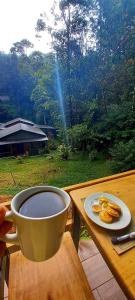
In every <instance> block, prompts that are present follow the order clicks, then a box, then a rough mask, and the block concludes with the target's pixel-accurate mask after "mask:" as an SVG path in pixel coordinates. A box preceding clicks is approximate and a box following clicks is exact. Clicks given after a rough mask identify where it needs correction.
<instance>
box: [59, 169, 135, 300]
mask: <svg viewBox="0 0 135 300" xmlns="http://www.w3.org/2000/svg"><path fill="white" fill-rule="evenodd" d="M132 175H135V170H132V171H127V172H123V173H118V174H115V175H112V176H107V177H103V178H100V179H96V180H91V181H87V182H84V183H81V184H77V185H72V186H69V187H65V188H64V190H65V191H66V192H68V193H69V195H70V197H71V199H72V196H71V194H70V193H71V192H73V191H75V190H78V189H81V188H85V187H89V186H93V185H97V184H100V183H103V182H107V181H112V180H115V179H119V178H124V177H128V176H132ZM72 202H73V204H74V206H75V207H76V210H75V211H76V213H77V211H78V208H77V206H76V203H74V200H73V199H72ZM79 216H80V215H79ZM81 216H82V218H83V220H84V222H85V224H86V227H87V229H88V231H89V233H90V235H91V237H92V238H93V240H94V242H95V244H96V246H97V247H98V249H99V251H100V253H101V255H102V256H103V258H104V260H105V261H106V263H107V265H108V267H109V268H110V270H111V271H112V273H113V274H114V276H115V278H116V280H117V281H118V283H119V284H120V286H121V288H122V290H123V292H124V293H125V295H126V296H127V298H128V299H129V300H130V299H131V300H134V299H135V297H134V295H133V294H132V293H131V291H130V290H129V289H127V286H125V284H124V283H123V280H122V279H121V277H120V276H119V274H118V273H117V272H116V270H115V267H114V266H113V263H111V261H110V260H109V259H108V258H107V257H106V255H105V253H104V251H103V249H102V247H101V245H100V242H99V241H98V240H97V238H96V236H95V234H94V233H93V231H92V230H91V228H90V227H89V226H88V224H87V222H86V221H85V219H84V217H83V215H82V214H81ZM73 231H74V230H73ZM75 231H77V228H75Z"/></svg>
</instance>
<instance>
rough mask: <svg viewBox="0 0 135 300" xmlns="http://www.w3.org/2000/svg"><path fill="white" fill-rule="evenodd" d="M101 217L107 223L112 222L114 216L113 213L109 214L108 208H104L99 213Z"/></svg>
mask: <svg viewBox="0 0 135 300" xmlns="http://www.w3.org/2000/svg"><path fill="white" fill-rule="evenodd" d="M99 217H100V219H101V220H102V221H103V222H105V223H112V220H113V217H112V216H111V215H109V214H108V212H107V211H106V210H102V211H101V212H100V213H99Z"/></svg>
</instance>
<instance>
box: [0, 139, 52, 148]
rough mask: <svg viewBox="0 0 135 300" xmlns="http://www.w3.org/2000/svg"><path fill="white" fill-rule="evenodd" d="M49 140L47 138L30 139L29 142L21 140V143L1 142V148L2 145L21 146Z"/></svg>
mask: <svg viewBox="0 0 135 300" xmlns="http://www.w3.org/2000/svg"><path fill="white" fill-rule="evenodd" d="M46 140H48V138H45V137H41V138H34V139H29V140H25V139H24V140H21V141H15V140H14V141H10V142H7V141H2V142H1V140H0V146H1V145H11V144H12V145H13V144H20V143H28V142H29V143H31V142H44V141H46Z"/></svg>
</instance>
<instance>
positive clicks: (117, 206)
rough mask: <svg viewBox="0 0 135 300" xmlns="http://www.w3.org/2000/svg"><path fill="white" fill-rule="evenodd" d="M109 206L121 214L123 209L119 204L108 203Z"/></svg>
mask: <svg viewBox="0 0 135 300" xmlns="http://www.w3.org/2000/svg"><path fill="white" fill-rule="evenodd" d="M108 206H109V207H111V208H113V209H115V210H117V211H118V212H119V213H121V208H120V206H119V205H118V204H116V203H114V202H108Z"/></svg>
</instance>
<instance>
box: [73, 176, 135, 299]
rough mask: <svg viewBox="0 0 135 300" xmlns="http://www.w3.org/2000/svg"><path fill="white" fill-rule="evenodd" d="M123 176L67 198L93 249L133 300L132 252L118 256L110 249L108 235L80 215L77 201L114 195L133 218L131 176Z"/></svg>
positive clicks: (134, 195) (134, 201)
mask: <svg viewBox="0 0 135 300" xmlns="http://www.w3.org/2000/svg"><path fill="white" fill-rule="evenodd" d="M125 175H126V176H122V177H121V176H117V177H116V178H114V177H113V180H111V177H109V180H105V181H104V180H103V182H99V183H98V184H97V183H96V184H94V182H93V185H91V184H90V186H85V187H81V188H78V189H75V190H72V191H71V192H70V195H71V197H72V200H73V202H74V204H75V205H76V207H77V208H78V211H79V213H80V214H81V216H82V217H83V219H84V221H85V223H86V225H87V228H88V230H89V232H90V234H91V236H92V237H93V239H94V241H95V243H96V245H97V247H98V248H99V250H100V252H101V253H102V255H103V257H104V259H105V260H106V262H107V264H108V266H109V267H110V269H111V271H112V272H113V274H114V275H115V277H116V278H117V280H118V282H119V284H120V285H121V287H122V288H123V290H124V292H125V293H126V295H127V296H128V299H135V248H132V249H130V250H129V251H127V252H126V253H124V254H122V255H121V256H118V254H117V253H116V252H115V250H113V248H112V244H111V241H110V237H109V231H107V230H105V229H103V228H101V227H99V226H98V225H96V224H94V223H93V222H92V221H90V219H89V218H88V217H87V215H86V213H85V211H84V208H83V202H82V200H81V199H82V198H84V197H87V196H88V195H92V194H93V193H97V192H107V193H110V194H114V195H116V196H117V197H119V198H120V199H121V200H123V201H124V202H125V203H126V204H127V206H128V207H129V209H130V211H131V214H132V215H133V216H135V172H134V171H132V172H127V174H126V173H125Z"/></svg>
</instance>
